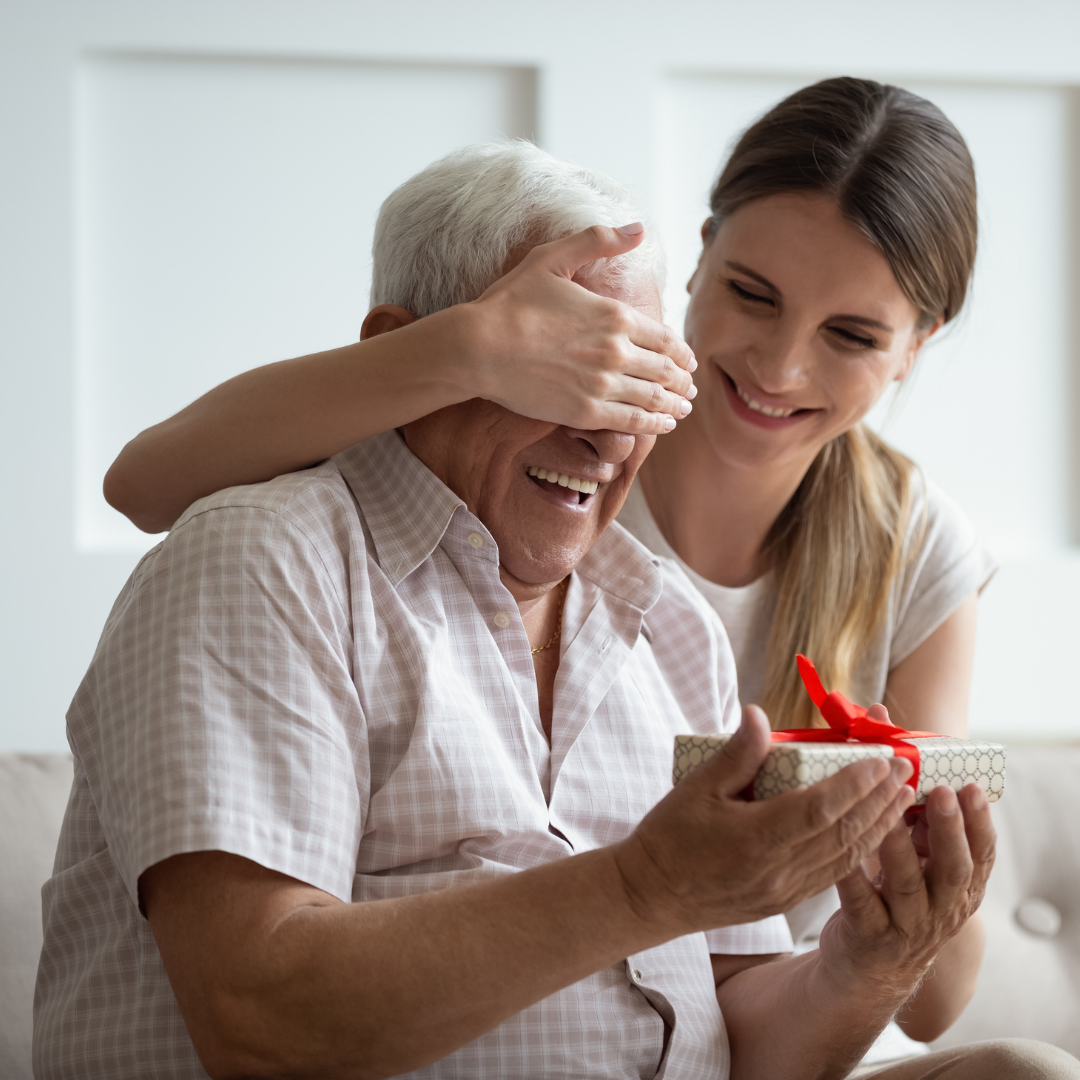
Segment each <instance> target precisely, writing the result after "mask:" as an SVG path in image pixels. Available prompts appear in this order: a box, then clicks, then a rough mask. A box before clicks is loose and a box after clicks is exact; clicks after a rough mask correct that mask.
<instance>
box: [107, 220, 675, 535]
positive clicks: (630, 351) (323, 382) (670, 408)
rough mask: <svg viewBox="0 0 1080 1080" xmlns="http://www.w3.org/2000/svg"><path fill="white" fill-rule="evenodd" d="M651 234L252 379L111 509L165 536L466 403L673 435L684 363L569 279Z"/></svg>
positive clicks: (384, 319)
mask: <svg viewBox="0 0 1080 1080" xmlns="http://www.w3.org/2000/svg"><path fill="white" fill-rule="evenodd" d="M643 235H644V234H643V232H642V231H641V229H640V226H639V227H638V231H637V232H634V231H630V232H625V233H624V232H623V231H621V230H619V229H609V228H601V227H599V226H596V227H594V228H592V229H586V230H585V231H584V232H581V233H577V234H575V235H573V236H569V237H566V238H565V239H563V240H558V241H555V242H554V243H551V244H545V245H542V246H540V247H537V248H534V249H533V250H532V251H530V252H529V253H528V254H527V255H525V256H524V258H523V259H521V261H520V262H519V263H518V265H516V266H514V267H513V268H512V269H511V270H510V271H509V272H508V273H507V274H506V275H505V276H504V277H502V278H500V279H499V281H497V282H495V284H494V285H492V286H491V287H490V288H489V289H488V290H487V291H486V292H485V293H484V294H483V295H482V296H481V297H480V298H479V299H478V300H475V301H473V302H471V303H467V304H459V305H456V306H454V307H451V308H447V309H445V310H443V311H440V312H436V313H435V314H434V315H430V316H428V317H426V318H423V319H415V318H414V317H413V316H412V314H411V313H409V312H407V311H405V309H404V308H400V307H396V306H394V305H381V306H380V307H378V308H375V309H374V310H373V311H371V312H370V313H369V314H368V317H367V318H366V319H365V321H364V329H363V330H362V332H361V340H360V341H359V342H358V343H356V344H353V345H347V346H345V347H343V348H340V349H333V350H330V351H329V352H323V353H317V354H313V355H311V356H303V357H299V358H296V359H293V360H284V361H281V362H279V363H275V364H269V365H267V366H265V367H261V368H256V369H255V370H254V371H249V372H246V373H244V374H243V375H239V376H237V377H236V378H234V379H230V380H229V381H228V382H225V383H222V384H221V385H220V386H218V387H216V388H215V389H213V390H211V391H210V392H209V393H208V394H205V395H203V397H201V398H199V399H198V400H197V401H195V402H193V403H192V404H191V405H189V406H188V407H187V408H185V409H183V410H182V411H181V412H179V413H177V414H176V415H175V416H173V417H171V418H170V419H168V420H166V421H164V422H163V423H160V424H157V425H155V426H154V427H151V428H148V429H147V430H146V431H144V432H142V434H140V435H138V436H136V438H134V439H133V440H132V441H131V442H130V443H128V444H127V446H125V447H124V449H123V450H122V451H121V453H120V455H119V456H118V457H117V459H116V461H115V462H114V463H113V465H112V467H111V468H110V469H109V471H108V474H107V475H106V477H105V485H104V489H105V498H106V499H107V500H108V502H109V503H110V504H111V505H112V506H114V507H115V508H116V509H118V510H120V511H121V512H122V513H124V514H126V515H127V516H128V517H129V518H130V519H131V520H132V521H133V522H134V523H135V524H136V525H138V526H139V528H141V529H143V530H145V531H147V532H160V531H162V530H164V529H167V528H169V527H170V526H171V525H172V523H173V522H174V521H175V520H176V519H177V517H179V515H180V514H181V513H182V512H183V511H184V509H185V508H186V507H187V506H189V505H190V504H191V503H192V502H194V501H195V500H196V499H199V498H201V497H203V496H204V495H209V494H211V493H212V492H214V491H218V490H220V489H221V488H223V487H230V486H232V485H236V484H250V483H256V482H258V481H261V480H268V479H270V478H272V477H274V476H277V475H279V474H281V473H285V472H292V471H295V470H297V469H302V468H306V467H308V466H309V465H311V464H313V463H315V462H317V461H321V460H323V459H324V458H327V457H330V456H331V455H333V454H335V453H337V452H338V451H340V450H343V449H345V448H346V447H347V446H351V445H352V444H353V443H355V442H359V441H360V440H361V439H364V438H367V437H369V436H371V435H376V434H378V433H379V432H382V431H388V430H391V429H392V428H396V427H400V426H401V425H403V424H406V423H409V422H410V421H413V420H416V419H418V418H419V417H421V416H426V415H427V414H428V413H431V412H435V411H436V410H438V409H442V408H446V407H447V406H449V405H454V404H456V403H458V402H460V401H466V400H468V399H469V398H473V397H484V398H488V399H490V400H492V401H495V402H497V403H498V404H500V405H503V406H505V407H506V408H508V409H510V410H512V411H514V412H518V413H522V414H523V415H526V416H530V417H532V418H534V419H538V420H546V421H549V422H552V423H557V424H566V425H568V426H571V427H577V428H588V429H597V428H610V429H614V430H617V431H625V432H627V433H629V434H632V435H653V434H658V433H660V432H663V431H667V430H670V429H671V427H673V426H674V424H675V421H676V420H677V419H679V418H681V417H683V416H685V415H686V414H687V413H688V412H689V411H690V401H689V399H690V398H692V397H693V396H694V389H693V383H692V380H691V376H690V373H691V372H692V371H693V369H694V367H695V366H696V362H695V361H694V358H693V354H692V353H691V351H690V349H689V348H688V347H687V346H686V344H685V343H684V342H683V341H682V340H681V339H680V338H679V337H678V335H677V334H675V333H674V332H673V331H671V330H670V329H668V328H667V327H666V326H664V325H663V324H662V323H660V322H658V321H656V320H655V319H653V318H650V317H649V316H648V315H646V314H645V313H643V312H642V311H639V310H637V309H636V308H633V307H630V306H628V305H626V304H622V303H620V302H619V301H617V300H614V299H612V298H610V297H605V296H599V295H597V294H595V293H593V292H590V291H588V290H587V289H585V288H583V287H582V286H581V285H579V284H577V283H576V282H575V281H574V280H573V278H574V275H575V274H576V273H577V271H578V270H579V269H581V267H583V266H586V265H588V264H589V263H592V262H595V261H596V260H597V259H599V258H610V257H613V256H615V255H619V254H622V253H623V252H625V251H629V250H630V249H631V248H633V247H636V246H637V244H639V243H640V242H641V238H642V236H643ZM388 330H394V331H395V332H394V333H386V331H388Z"/></svg>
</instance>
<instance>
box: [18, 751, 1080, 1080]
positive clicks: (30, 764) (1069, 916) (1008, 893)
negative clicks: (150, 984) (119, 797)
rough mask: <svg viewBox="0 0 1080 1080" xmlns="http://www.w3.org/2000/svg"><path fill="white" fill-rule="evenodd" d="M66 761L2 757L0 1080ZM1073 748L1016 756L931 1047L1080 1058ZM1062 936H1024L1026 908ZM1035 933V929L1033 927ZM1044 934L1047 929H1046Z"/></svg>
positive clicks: (29, 975) (22, 1048) (37, 941)
mask: <svg viewBox="0 0 1080 1080" xmlns="http://www.w3.org/2000/svg"><path fill="white" fill-rule="evenodd" d="M71 774H72V769H71V759H70V758H69V757H67V756H66V755H33V754H6V755H5V754H0V1078H3V1080H30V1037H31V1017H32V1006H33V992H34V978H35V974H36V971H37V961H38V953H39V951H40V949H41V898H40V890H41V886H42V884H43V883H44V882H45V880H46V879H47V878H48V876H49V874H50V873H51V872H52V861H53V853H54V851H55V848H56V838H57V836H58V834H59V831H60V821H61V819H62V817H63V813H64V807H65V806H66V804H67V797H68V791H69V789H70V787H71ZM1078 792H1080V747H1061V746H1059V747H1052V748H1030V747H1027V748H1025V747H1014V748H1013V749H1012V750H1011V751H1010V753H1009V763H1008V772H1007V782H1006V795H1005V798H1004V799H1003V800H1002V801H1001V802H999V803H997V804H995V806H994V819H995V821H996V823H997V828H998V833H999V841H1000V844H999V855H998V863H997V867H996V868H995V871H994V874H993V877H992V878H991V881H990V889H989V890H988V893H987V897H986V901H985V903H984V905H983V914H984V917H985V918H986V921H987V949H986V958H985V960H984V962H983V970H982V976H981V978H980V980H979V989H978V991H977V993H976V995H975V1000H974V1001H973V1002H972V1003H971V1005H970V1006H969V1007H968V1009H967V1012H965V1013H964V1015H963V1016H962V1017H961V1018H960V1020H959V1021H958V1022H957V1023H956V1025H955V1026H954V1027H953V1028H952V1029H951V1030H950V1031H949V1032H948V1034H947V1035H946V1036H945V1037H944V1038H942V1039H941V1040H939V1041H938V1042H937V1043H935V1046H936V1047H944V1046H955V1045H958V1044H960V1043H965V1042H974V1041H977V1040H980V1039H991V1038H1000V1037H1002V1036H1026V1037H1028V1038H1033V1039H1042V1040H1044V1041H1046V1042H1051V1043H1054V1044H1056V1045H1057V1046H1060V1047H1062V1048H1064V1049H1066V1050H1068V1051H1070V1053H1073V1054H1076V1055H1078V1056H1080V814H1078V813H1077V810H1076V804H1077V798H1078ZM1031 899H1038V900H1041V901H1044V902H1045V904H1044V905H1043V906H1041V907H1040V906H1038V905H1036V907H1035V909H1034V910H1035V912H1036V914H1039V913H1040V912H1041V913H1042V914H1044V915H1045V913H1046V911H1047V910H1048V909H1047V908H1046V906H1045V905H1051V906H1052V907H1053V909H1054V910H1055V911H1056V912H1057V914H1058V915H1059V916H1060V928H1059V929H1058V930H1057V932H1056V933H1054V934H1053V936H1050V937H1046V936H1042V935H1040V934H1039V933H1033V932H1032V931H1031V930H1026V929H1024V928H1023V927H1022V926H1021V925H1020V923H1019V922H1018V921H1017V919H1016V911H1017V909H1018V908H1019V907H1020V906H1021V905H1022V904H1023V903H1024V902H1025V901H1027V900H1031ZM1029 922H1032V925H1033V926H1034V927H1035V929H1036V931H1037V930H1039V929H1040V923H1039V921H1038V920H1034V921H1032V920H1030V919H1029ZM1041 929H1043V930H1047V929H1053V920H1052V919H1051V920H1050V921H1049V922H1047V921H1046V920H1045V919H1044V920H1043V923H1042V925H1041Z"/></svg>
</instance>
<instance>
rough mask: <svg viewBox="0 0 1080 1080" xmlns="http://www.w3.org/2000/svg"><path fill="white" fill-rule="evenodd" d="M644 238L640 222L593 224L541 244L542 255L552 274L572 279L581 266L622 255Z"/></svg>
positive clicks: (643, 227) (642, 226)
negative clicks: (612, 226) (616, 225)
mask: <svg viewBox="0 0 1080 1080" xmlns="http://www.w3.org/2000/svg"><path fill="white" fill-rule="evenodd" d="M644 239H645V226H644V225H642V224H641V222H640V221H634V222H631V224H629V225H623V226H620V227H619V228H617V229H612V228H608V227H607V226H606V225H593V226H591V227H590V228H588V229H583V230H582V231H581V232H578V233H574V234H573V235H571V236H564V237H563V238H562V239H561V240H555V241H553V242H552V243H550V244H544V245H543V253H542V255H541V258H542V259H543V261H544V262H545V263H546V264H547V266H548V267H549V268H550V269H551V270H553V271H554V272H555V273H557V274H561V275H562V276H563V277H567V278H572V277H573V276H574V275H575V274H576V273H577V272H578V271H579V270H580V269H581V268H582V267H583V266H588V265H589V263H594V262H596V261H597V260H598V259H611V258H614V257H615V256H616V255H624V254H625V253H626V252H628V251H633V249H634V248H636V247H637V246H638V244H640V243H641V241H642V240H644Z"/></svg>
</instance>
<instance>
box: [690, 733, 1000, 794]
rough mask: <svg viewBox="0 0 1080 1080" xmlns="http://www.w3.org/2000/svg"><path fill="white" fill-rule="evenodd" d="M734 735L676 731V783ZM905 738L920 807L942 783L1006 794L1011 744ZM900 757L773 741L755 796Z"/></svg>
mask: <svg viewBox="0 0 1080 1080" xmlns="http://www.w3.org/2000/svg"><path fill="white" fill-rule="evenodd" d="M819 730H820V729H819ZM729 738H731V736H730V735H676V736H675V767H674V769H673V770H672V779H673V780H674V782H675V783H676V784H677V783H678V782H679V781H680V780H681V779H682V778H683V777H684V776H686V774H687V773H689V772H690V771H691V770H692V769H695V768H696V767H697V766H698V765H701V764H702V763H703V762H705V761H708V759H709V758H711V757H712V756H713V754H715V753H717V752H718V751H719V750H720V748H721V747H722V746H723V745H724V743H726V742H727V741H728V739H729ZM904 741H905V742H910V744H911V745H912V746H914V747H915V748H916V749H917V750H918V751H919V777H918V780H917V781H916V784H915V805H916V806H918V805H920V804H922V803H925V802H926V796H927V795H929V794H930V792H931V791H933V789H934V788H936V787H941V786H942V785H944V786H945V787H951V788H952V789H953V791H959V790H960V789H961V788H962V787H964V786H965V785H967V784H978V785H979V787H981V788H982V789H983V791H984V792H985V793H986V797H987V799H988V800H989V801H990V802H995V801H996V800H998V799H1000V798H1001V794H1002V792H1003V791H1004V790H1005V747H1004V746H1002V745H1000V744H999V743H992V742H984V741H983V740H982V739H952V738H948V737H947V736H939V737H937V738H921V739H910V740H907V739H905V740H904ZM894 756H895V751H894V749H893V747H892V746H888V745H881V744H879V743H851V742H778V743H773V745H772V746H771V747H770V748H769V753H768V756H767V757H766V758H765V764H764V765H762V767H761V768H760V769H759V770H758V773H757V776H755V777H754V798H755V799H771V798H773V797H774V796H776V795H781V794H783V793H784V792H785V791H795V790H796V789H798V788H805V787H809V786H810V785H811V784H816V783H818V782H819V781H821V780H824V779H825V778H826V777H828V776H832V775H833V774H834V773H837V772H839V771H840V770H841V769H842V768H843V767H844V766H845V765H850V764H851V763H852V762H853V761H861V760H862V759H863V758H869V757H885V758H891V757H894Z"/></svg>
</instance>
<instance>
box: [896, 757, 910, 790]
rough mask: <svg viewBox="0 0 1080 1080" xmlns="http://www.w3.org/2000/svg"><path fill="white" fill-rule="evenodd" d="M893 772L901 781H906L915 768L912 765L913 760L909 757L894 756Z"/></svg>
mask: <svg viewBox="0 0 1080 1080" xmlns="http://www.w3.org/2000/svg"><path fill="white" fill-rule="evenodd" d="M892 772H893V776H895V777H896V779H897V780H899V781H900V783H901V784H902V783H904V781H905V780H907V779H908V777H910V776H911V774H912V772H914V770H913V769H912V767H911V762H910V761H908V759H907V758H893V760H892Z"/></svg>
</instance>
